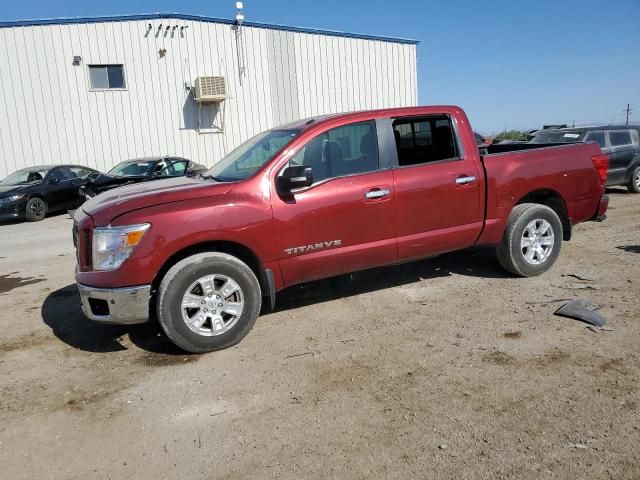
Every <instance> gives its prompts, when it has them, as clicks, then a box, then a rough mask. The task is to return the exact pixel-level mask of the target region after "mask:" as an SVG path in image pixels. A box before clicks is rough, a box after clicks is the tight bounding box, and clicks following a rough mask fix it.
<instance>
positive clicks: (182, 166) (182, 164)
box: [173, 160, 189, 175]
mask: <svg viewBox="0 0 640 480" xmlns="http://www.w3.org/2000/svg"><path fill="white" fill-rule="evenodd" d="M188 165H189V162H188V161H187V160H174V161H173V170H174V173H173V174H174V175H185V174H186V173H187V167H188Z"/></svg>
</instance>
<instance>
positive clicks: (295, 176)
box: [276, 165, 313, 195]
mask: <svg viewBox="0 0 640 480" xmlns="http://www.w3.org/2000/svg"><path fill="white" fill-rule="evenodd" d="M312 184H313V173H312V172H311V167H307V166H304V165H292V166H290V167H287V168H285V169H284V171H283V172H282V175H280V176H279V177H278V178H277V180H276V185H277V187H278V191H279V192H280V193H282V194H285V195H286V194H290V193H291V190H295V189H296V188H304V187H308V186H310V185H312Z"/></svg>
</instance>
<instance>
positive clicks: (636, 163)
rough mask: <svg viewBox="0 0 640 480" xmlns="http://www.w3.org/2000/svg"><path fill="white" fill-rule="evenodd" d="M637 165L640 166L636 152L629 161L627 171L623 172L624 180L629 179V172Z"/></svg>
mask: <svg viewBox="0 0 640 480" xmlns="http://www.w3.org/2000/svg"><path fill="white" fill-rule="evenodd" d="M638 166H640V153H638V154H636V156H635V157H633V159H632V160H631V163H629V167H628V168H627V173H626V174H625V182H628V181H629V180H631V174H632V173H633V171H634V170H635V169H636V167H638Z"/></svg>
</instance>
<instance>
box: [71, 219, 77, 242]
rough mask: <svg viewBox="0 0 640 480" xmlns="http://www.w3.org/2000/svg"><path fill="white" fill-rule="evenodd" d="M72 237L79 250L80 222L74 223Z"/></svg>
mask: <svg viewBox="0 0 640 480" xmlns="http://www.w3.org/2000/svg"><path fill="white" fill-rule="evenodd" d="M71 236H72V237H73V246H74V247H75V248H78V222H76V221H74V222H73V228H72V229H71Z"/></svg>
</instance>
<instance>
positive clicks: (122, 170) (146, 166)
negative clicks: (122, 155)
mask: <svg viewBox="0 0 640 480" xmlns="http://www.w3.org/2000/svg"><path fill="white" fill-rule="evenodd" d="M155 163H156V161H155V160H129V161H127V162H122V163H119V164H118V165H116V166H115V167H113V168H112V169H111V170H109V174H110V175H118V176H120V177H140V176H144V175H147V174H148V173H149V172H150V171H151V169H152V168H153V166H154V165H155Z"/></svg>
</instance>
